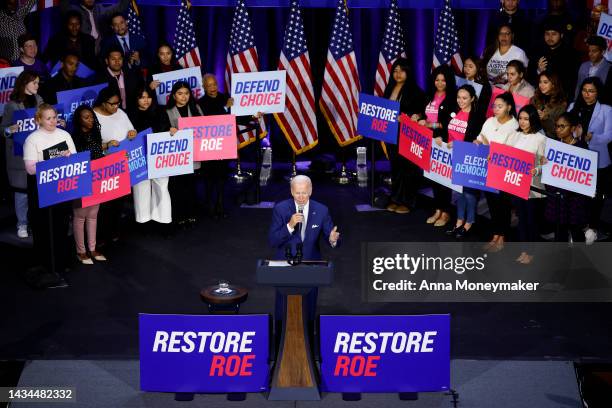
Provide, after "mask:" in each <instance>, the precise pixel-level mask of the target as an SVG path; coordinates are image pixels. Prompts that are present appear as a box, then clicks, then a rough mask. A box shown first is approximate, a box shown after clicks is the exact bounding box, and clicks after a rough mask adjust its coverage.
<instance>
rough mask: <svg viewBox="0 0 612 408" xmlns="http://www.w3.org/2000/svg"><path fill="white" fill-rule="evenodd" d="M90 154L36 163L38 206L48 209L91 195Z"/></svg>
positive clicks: (72, 155)
mask: <svg viewBox="0 0 612 408" xmlns="http://www.w3.org/2000/svg"><path fill="white" fill-rule="evenodd" d="M89 159H90V154H89V152H88V151H86V152H83V153H76V154H71V155H70V156H69V157H58V158H55V159H50V160H45V161H42V162H38V163H36V184H37V187H38V206H39V207H40V208H43V207H48V206H50V205H53V204H57V203H62V202H64V201H69V200H74V199H76V198H81V197H83V196H87V195H90V194H91V172H90V169H89Z"/></svg>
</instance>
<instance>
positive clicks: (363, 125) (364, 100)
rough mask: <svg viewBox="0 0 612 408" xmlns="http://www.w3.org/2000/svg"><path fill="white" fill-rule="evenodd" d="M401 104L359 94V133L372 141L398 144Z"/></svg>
mask: <svg viewBox="0 0 612 408" xmlns="http://www.w3.org/2000/svg"><path fill="white" fill-rule="evenodd" d="M399 109H400V104H399V102H397V101H390V100H388V99H385V98H379V97H377V96H372V95H368V94H364V93H361V94H359V117H358V119H357V133H358V134H360V135H362V136H365V137H368V138H370V139H376V140H380V141H382V142H386V143H391V144H397V126H398V121H399V118H398V116H399Z"/></svg>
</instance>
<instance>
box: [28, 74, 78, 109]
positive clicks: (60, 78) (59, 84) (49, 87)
mask: <svg viewBox="0 0 612 408" xmlns="http://www.w3.org/2000/svg"><path fill="white" fill-rule="evenodd" d="M87 85H88V82H87V81H86V80H85V79H83V78H80V77H78V76H75V77H74V78H73V79H72V82H68V81H67V80H66V77H65V76H64V74H62V71H60V72H58V73H57V74H55V76H54V77H52V78H51V79H50V80H48V81H47V82H45V85H44V86H43V87H42V88H41V92H39V93H40V94H41V95H42V97H43V99H44V100H45V102H46V103H50V104H52V105H55V104H56V103H57V93H58V92H61V91H67V90H69V89H77V88H82V87H84V86H87Z"/></svg>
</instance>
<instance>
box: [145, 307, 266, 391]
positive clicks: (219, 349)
mask: <svg viewBox="0 0 612 408" xmlns="http://www.w3.org/2000/svg"><path fill="white" fill-rule="evenodd" d="M268 324H269V320H268V316H267V315H224V316H215V315H157V314H140V317H139V325H140V327H139V333H140V335H139V338H140V389H141V390H143V391H158V392H262V391H266V390H267V389H268V372H269V367H268V349H269V341H270V339H269V336H268V333H269V331H268V330H269V328H268Z"/></svg>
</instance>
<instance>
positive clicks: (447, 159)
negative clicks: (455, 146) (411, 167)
mask: <svg viewBox="0 0 612 408" xmlns="http://www.w3.org/2000/svg"><path fill="white" fill-rule="evenodd" d="M452 159H453V151H452V149H449V148H448V146H447V144H446V143H444V142H442V145H441V146H438V144H437V143H436V142H435V141H434V142H433V143H432V144H431V160H430V161H429V171H424V172H423V176H425V177H426V178H428V179H430V180H433V181H435V182H436V183H438V184H442V185H443V186H444V187H448V188H450V189H451V190H455V191H456V192H458V193H463V186H460V185H458V184H453V183H452V182H451V180H452V176H453V164H452Z"/></svg>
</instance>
